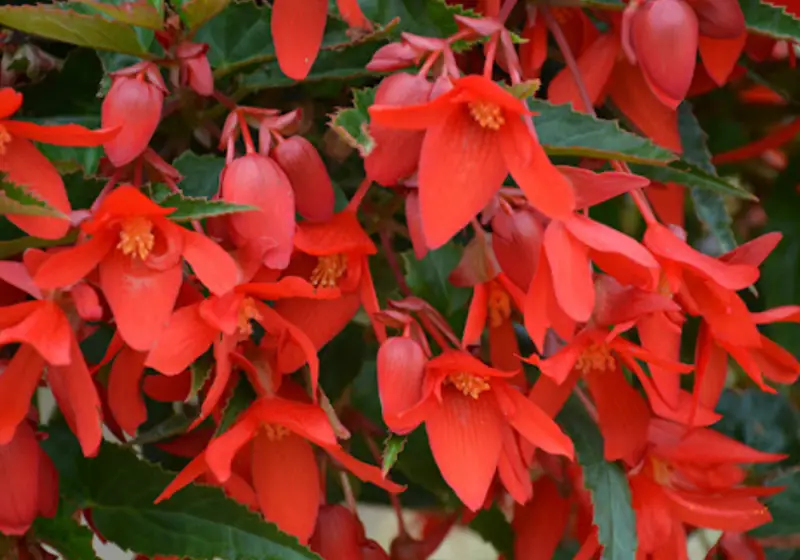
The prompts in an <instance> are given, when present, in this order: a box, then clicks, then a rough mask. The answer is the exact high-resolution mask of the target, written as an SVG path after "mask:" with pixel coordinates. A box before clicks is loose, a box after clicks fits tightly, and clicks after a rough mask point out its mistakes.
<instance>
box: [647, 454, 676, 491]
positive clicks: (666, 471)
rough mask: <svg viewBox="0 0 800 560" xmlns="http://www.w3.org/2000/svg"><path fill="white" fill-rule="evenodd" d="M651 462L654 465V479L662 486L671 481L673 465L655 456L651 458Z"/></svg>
mask: <svg viewBox="0 0 800 560" xmlns="http://www.w3.org/2000/svg"><path fill="white" fill-rule="evenodd" d="M650 464H651V465H652V466H653V480H655V481H656V482H657V483H658V484H661V485H662V486H665V485H667V484H669V481H670V479H671V478H672V467H670V466H669V465H668V464H667V463H665V462H664V461H660V460H658V459H655V458H653V457H651V458H650Z"/></svg>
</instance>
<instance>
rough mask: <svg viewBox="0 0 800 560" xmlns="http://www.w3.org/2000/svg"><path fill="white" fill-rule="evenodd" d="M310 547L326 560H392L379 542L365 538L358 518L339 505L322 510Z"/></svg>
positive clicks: (321, 508)
mask: <svg viewBox="0 0 800 560" xmlns="http://www.w3.org/2000/svg"><path fill="white" fill-rule="evenodd" d="M309 548H310V549H311V550H313V551H314V552H316V553H317V554H319V555H320V556H321V557H322V558H325V560H383V559H385V560H389V556H387V554H386V552H385V551H384V550H383V549H382V548H381V547H380V545H379V544H378V543H376V542H375V541H371V540H368V539H367V538H366V536H365V535H364V526H363V525H362V524H361V520H360V519H359V518H358V516H357V515H356V514H355V513H354V512H352V511H350V510H349V509H347V508H346V507H344V506H340V505H324V506H322V507H320V508H319V515H318V516H317V527H316V529H314V534H313V535H312V536H311V540H310V541H309Z"/></svg>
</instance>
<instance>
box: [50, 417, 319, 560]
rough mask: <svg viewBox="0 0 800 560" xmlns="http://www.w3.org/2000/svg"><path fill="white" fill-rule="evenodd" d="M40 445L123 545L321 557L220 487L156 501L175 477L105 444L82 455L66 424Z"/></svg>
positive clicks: (150, 550) (142, 549) (247, 557)
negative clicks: (92, 453)
mask: <svg viewBox="0 0 800 560" xmlns="http://www.w3.org/2000/svg"><path fill="white" fill-rule="evenodd" d="M43 446H44V447H45V450H46V451H47V452H48V453H49V454H50V456H51V457H52V459H53V461H54V463H55V464H56V468H57V469H58V471H59V475H60V477H61V482H62V492H63V493H64V494H66V497H67V498H68V499H69V500H71V501H73V502H74V503H76V504H77V505H78V506H79V507H82V508H91V510H92V522H93V525H94V526H95V527H96V528H97V530H98V532H100V533H101V534H102V535H103V536H104V537H105V538H107V539H108V540H110V541H111V542H113V543H115V544H116V545H118V546H119V547H120V548H122V549H127V550H132V551H134V552H137V553H139V554H144V555H146V556H151V557H152V556H155V555H163V556H166V555H170V556H177V557H180V558H185V557H190V558H196V559H198V560H204V559H209V560H211V559H213V558H225V559H226V560H251V559H253V558H264V559H270V560H273V559H274V560H303V559H308V558H316V559H318V558H319V557H318V556H317V555H315V554H314V553H312V552H310V551H308V550H307V549H305V548H304V547H302V546H301V545H300V544H299V543H298V542H297V539H295V538H294V537H291V536H289V535H286V534H283V533H281V532H280V531H279V530H278V528H277V527H276V526H275V525H273V524H271V523H267V522H265V521H264V520H263V519H261V518H260V517H259V516H258V515H256V514H254V513H252V512H251V511H249V510H248V509H247V508H245V507H244V506H241V505H239V504H237V503H236V502H234V501H232V500H230V499H228V498H226V497H225V495H224V494H223V493H222V491H221V490H220V489H218V488H210V487H205V486H196V485H190V486H188V487H186V488H184V489H183V490H181V491H180V492H178V493H177V494H175V495H174V496H173V497H172V498H170V499H169V500H166V501H164V502H161V503H159V504H155V503H154V501H155V499H156V497H158V495H159V494H160V493H161V492H162V491H163V490H164V488H166V486H167V485H168V484H169V483H170V481H171V480H172V479H173V477H174V475H172V474H170V473H167V472H166V471H164V470H162V469H160V468H159V467H157V466H155V465H152V464H150V463H146V462H144V461H141V460H140V459H138V458H137V457H136V455H135V454H134V453H133V451H132V450H128V449H123V448H122V447H119V446H117V445H113V444H111V443H108V442H104V443H103V445H102V446H101V448H100V453H99V454H98V456H97V457H96V458H95V459H85V458H84V457H83V456H82V455H81V452H80V448H79V447H78V445H77V442H76V441H75V439H74V437H73V436H72V435H71V434H70V433H69V431H68V430H67V429H65V428H64V429H55V430H51V432H50V437H49V438H48V440H47V441H46V442H43Z"/></svg>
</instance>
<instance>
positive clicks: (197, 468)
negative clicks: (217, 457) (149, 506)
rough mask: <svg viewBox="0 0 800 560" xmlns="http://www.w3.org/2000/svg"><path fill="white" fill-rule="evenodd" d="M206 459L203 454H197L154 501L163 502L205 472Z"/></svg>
mask: <svg viewBox="0 0 800 560" xmlns="http://www.w3.org/2000/svg"><path fill="white" fill-rule="evenodd" d="M206 469H207V467H206V460H205V456H204V455H198V456H197V457H195V458H194V459H193V460H192V462H190V463H189V464H188V465H186V466H185V467H184V468H183V470H182V471H181V472H179V473H178V475H177V476H176V477H175V478H174V479H173V480H172V482H170V483H169V485H168V486H167V487H166V488H164V491H163V492H161V494H159V496H158V497H157V498H156V499H155V500H154V503H156V504H157V503H159V502H163V501H164V500H167V499H169V498H171V497H172V496H173V495H174V494H175V493H176V492H177V491H178V490H180V489H181V488H183V487H185V486H188V485H189V484H190V483H191V482H193V481H194V480H196V479H197V478H198V477H200V476H201V475H203V474H204V473H205V472H206Z"/></svg>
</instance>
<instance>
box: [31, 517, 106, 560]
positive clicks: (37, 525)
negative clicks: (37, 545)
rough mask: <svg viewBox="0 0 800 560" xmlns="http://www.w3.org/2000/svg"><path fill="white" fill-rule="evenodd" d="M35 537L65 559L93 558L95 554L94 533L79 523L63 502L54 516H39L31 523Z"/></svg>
mask: <svg viewBox="0 0 800 560" xmlns="http://www.w3.org/2000/svg"><path fill="white" fill-rule="evenodd" d="M33 533H34V534H35V535H36V539H37V540H40V541H42V542H43V543H45V544H47V545H50V546H51V547H53V548H54V549H56V550H57V551H58V552H59V553H60V554H61V557H62V558H64V559H65V560H94V559H95V558H97V555H96V554H95V552H94V547H93V546H92V539H93V538H94V534H93V533H92V532H91V531H90V530H89V528H88V527H86V526H84V525H80V524H79V523H78V522H77V521H75V519H73V518H72V517H71V516H70V515H69V512H67V511H66V510H65V509H64V504H61V507H60V508H59V510H58V513H57V514H56V515H55V517H50V518H48V517H39V518H37V519H36V521H34V523H33Z"/></svg>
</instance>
